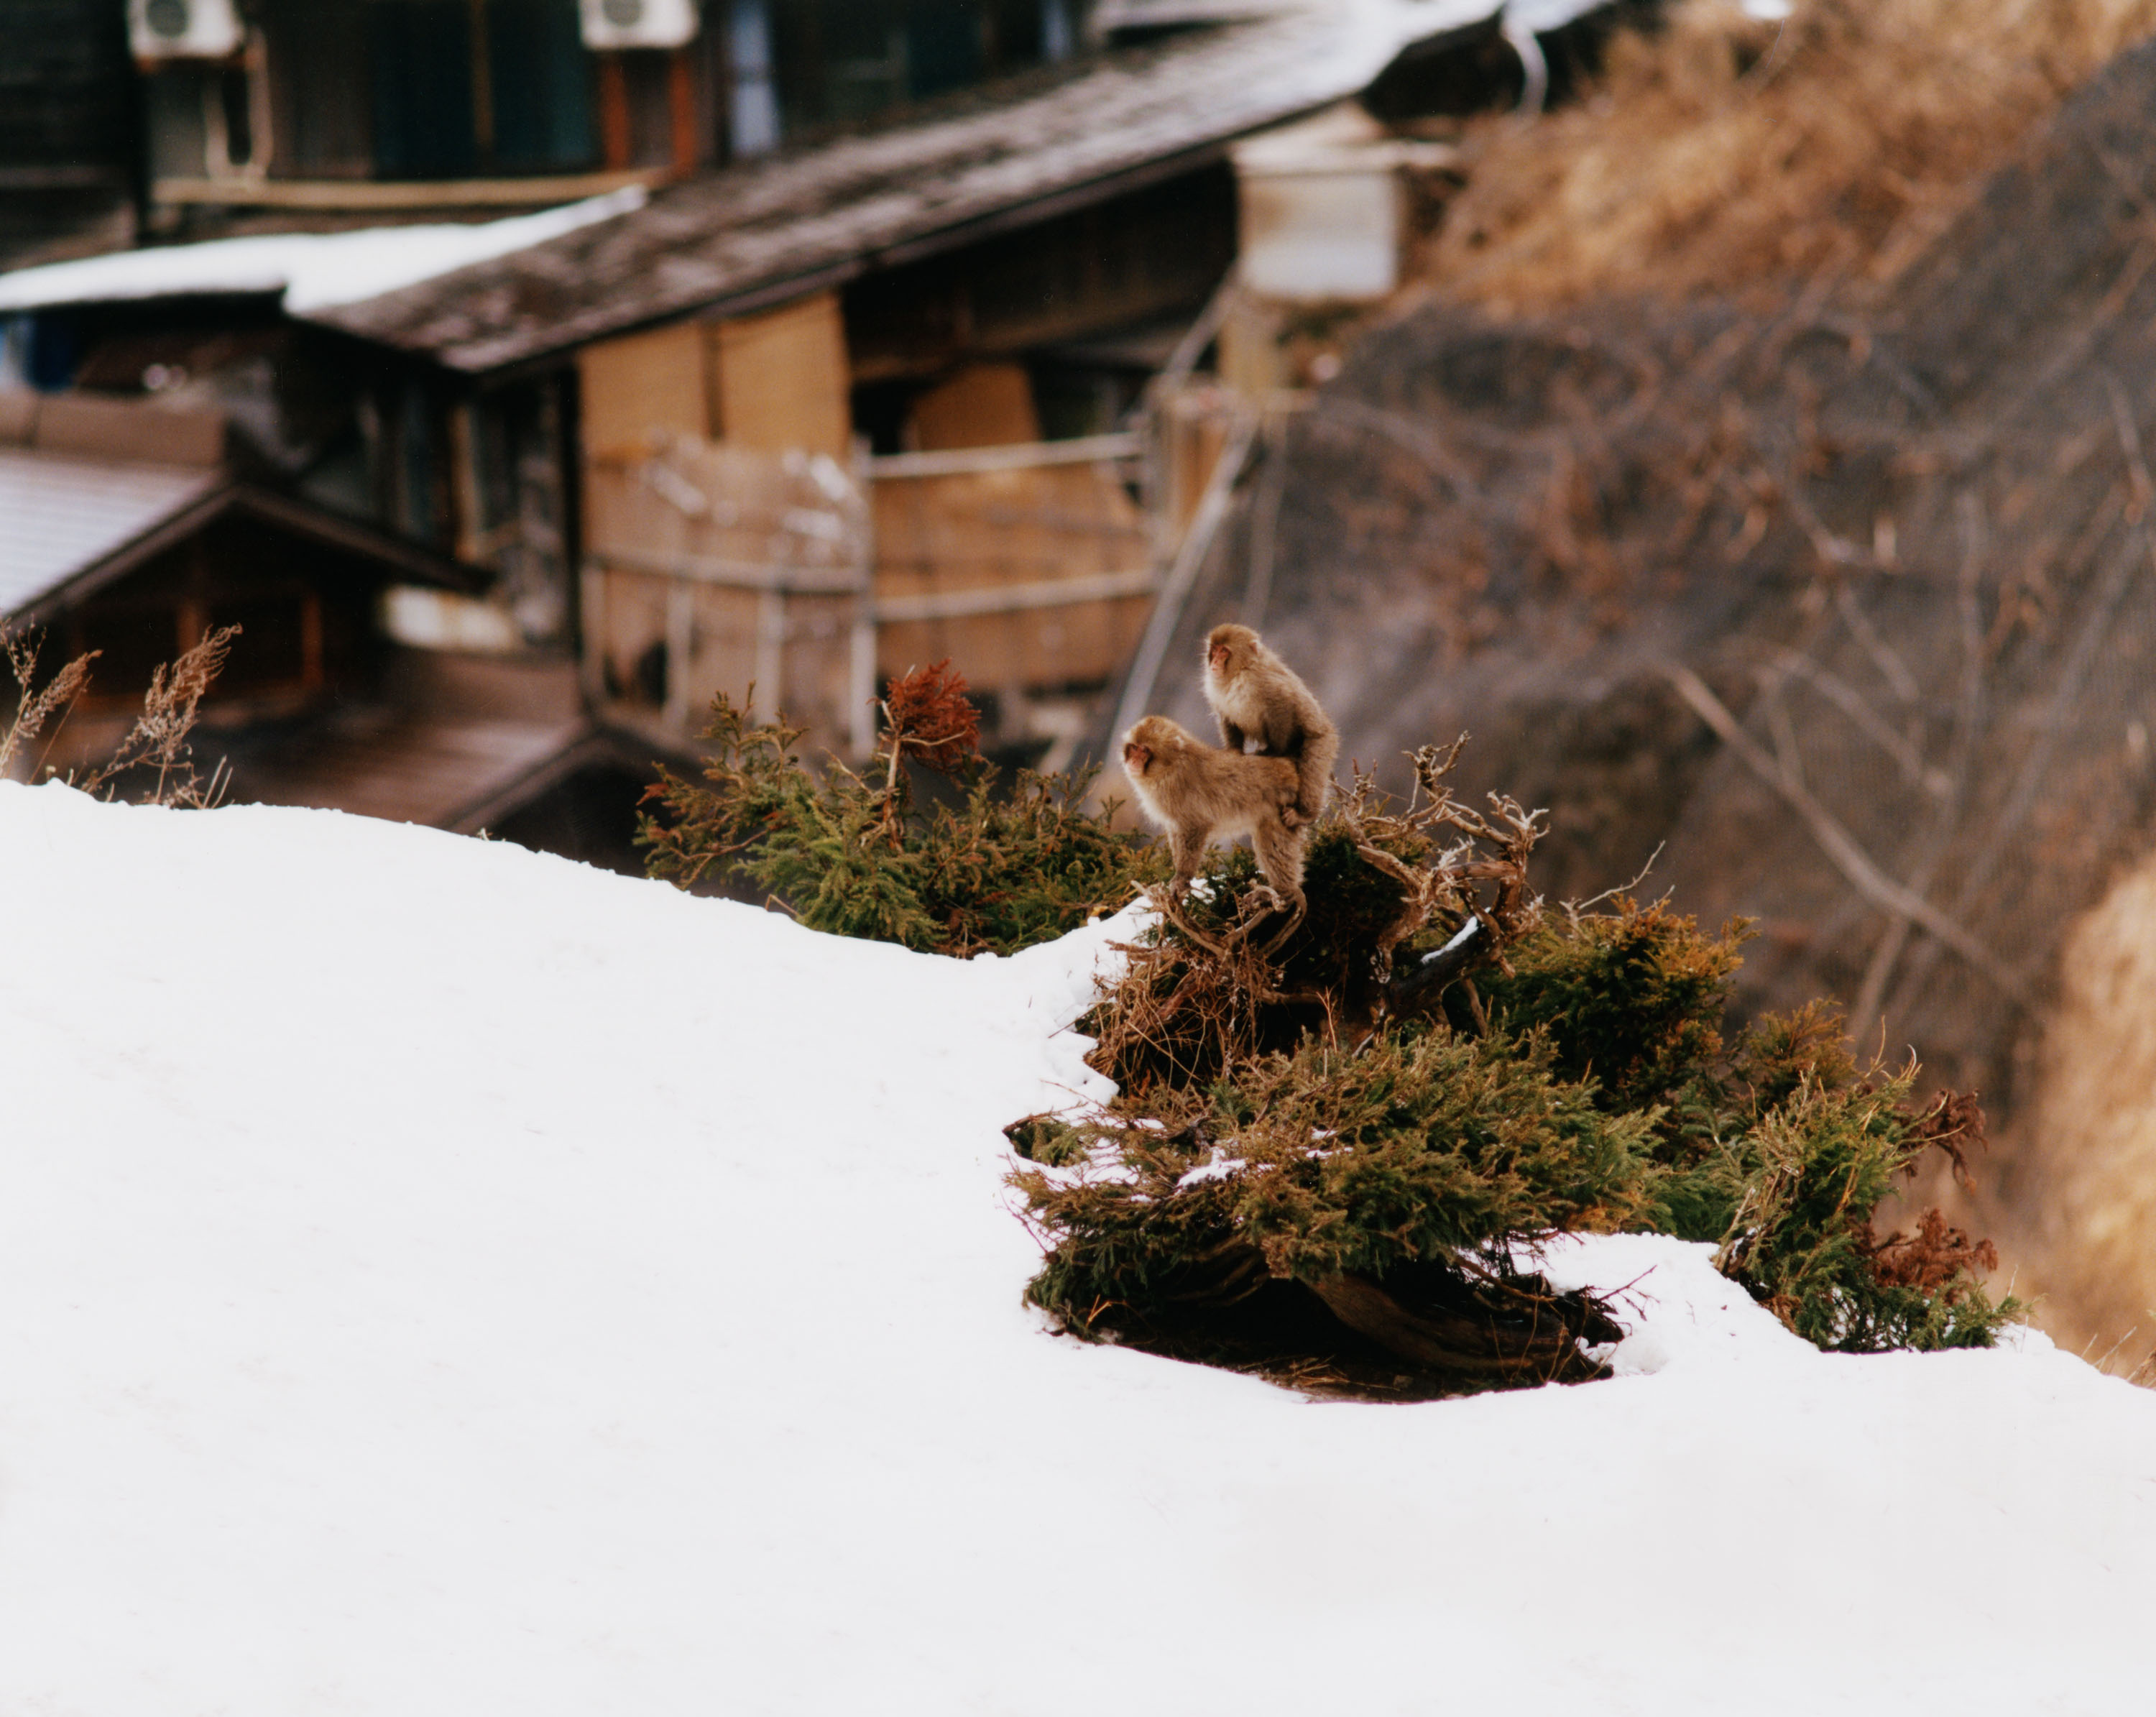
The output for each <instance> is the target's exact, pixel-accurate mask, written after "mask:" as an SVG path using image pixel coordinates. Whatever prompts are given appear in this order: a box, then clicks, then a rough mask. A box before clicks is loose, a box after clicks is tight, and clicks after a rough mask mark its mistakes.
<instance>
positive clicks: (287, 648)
mask: <svg viewBox="0 0 2156 1717" xmlns="http://www.w3.org/2000/svg"><path fill="white" fill-rule="evenodd" d="M227 440H228V436H227V426H226V424H225V422H224V419H223V418H222V417H221V416H220V415H219V414H216V413H213V412H208V411H203V410H199V409H192V410H191V409H174V408H172V407H169V406H163V405H160V404H156V403H154V402H148V401H128V400H121V399H116V398H99V397H95V396H92V395H85V394H80V393H73V394H58V395H49V396H48V395H41V394H38V393H29V392H26V391H21V390H0V626H4V627H6V628H8V630H11V631H13V632H17V633H30V634H35V635H39V639H40V643H41V646H42V648H41V655H42V660H43V661H44V665H45V668H46V671H47V672H50V671H53V670H54V669H56V668H57V667H58V666H59V665H60V664H61V663H64V662H65V661H69V660H71V659H72V658H74V657H75V656H78V655H83V654H85V653H86V652H90V651H95V652H96V660H95V662H94V664H93V666H92V668H91V680H90V687H89V690H88V691H87V692H86V693H85V695H84V696H83V697H81V698H80V700H79V701H78V702H77V703H76V704H75V705H74V707H73V708H72V709H70V710H69V712H68V714H67V717H66V720H65V721H64V722H62V723H60V724H58V725H57V726H56V727H54V729H53V730H52V731H51V732H49V733H47V734H46V735H45V736H44V742H43V743H42V745H41V748H39V749H38V750H37V751H35V752H34V753H33V752H27V751H26V752H25V753H23V754H22V755H19V756H18V757H17V758H14V759H13V768H14V769H15V770H16V771H17V773H18V774H23V775H25V776H31V775H35V774H39V773H41V772H43V771H44V770H47V769H49V770H52V771H54V772H56V773H59V774H68V773H69V772H70V771H73V770H76V769H81V768H84V767H85V766H94V765H95V764H96V763H99V762H100V761H102V760H103V759H104V758H106V757H108V756H109V755H110V753H111V752H112V750H113V748H114V747H115V745H116V744H117V743H118V742H119V741H120V739H121V738H122V736H123V735H124V734H125V733H126V731H127V729H128V728H129V727H131V725H132V724H133V722H134V720H135V718H136V716H137V715H139V714H140V713H141V707H142V697H143V694H144V692H145V691H146V689H147V687H148V686H149V683H150V680H151V675H152V673H153V672H154V671H156V670H157V668H158V667H159V666H162V665H164V664H167V663H169V662H171V661H173V660H174V659H175V658H176V657H177V656H178V655H180V654H181V653H182V651H184V650H188V649H191V648H192V647H193V645H196V644H197V643H198V642H200V641H201V640H202V639H203V637H204V636H205V635H207V634H208V633H209V632H211V631H213V630H216V629H218V628H221V627H225V626H231V625H237V626H239V628H240V629H241V630H240V633H239V637H238V638H237V639H236V640H234V643H233V645H232V648H231V652H230V654H229V655H228V658H227V661H226V665H225V667H224V670H223V673H222V674H221V675H220V676H218V681H217V682H216V683H215V685H214V686H213V687H212V689H211V691H210V694H209V696H208V698H206V699H205V701H204V702H203V708H202V712H201V720H200V726H199V728H198V736H197V743H196V750H197V752H198V755H200V757H201V758H202V760H203V764H204V766H205V768H207V767H209V766H211V765H213V764H215V763H218V761H219V760H220V759H221V760H222V761H223V765H224V768H225V771H226V774H225V778H224V779H225V782H226V787H225V790H226V792H227V793H228V796H230V797H232V798H234V799H238V800H243V801H261V802H265V803H269V804H293V805H322V806H327V807H329V808H331V809H336V810H350V811H354V812H358V813H361V814H363V815H375V816H387V817H392V818H396V819H398V820H413V821H419V822H426V823H433V824H434V825H438V826H440V827H443V828H451V829H462V830H471V829H475V828H478V827H481V826H485V825H487V824H489V823H490V822H495V821H500V820H503V819H505V818H506V817H507V816H510V815H514V814H515V813H516V812H517V811H519V810H522V809H523V808H524V807H525V806H526V805H529V804H531V802H532V801H533V800H534V799H537V798H539V797H541V796H542V794H544V793H545V792H546V791H547V789H549V788H550V787H552V786H553V785H555V784H557V783H558V782H559V781H561V780H562V779H565V778H566V777H567V774H570V773H571V772H572V770H574V769H578V768H583V767H587V766H588V765H590V764H591V763H593V762H594V761H595V760H596V758H597V756H598V753H597V751H596V750H595V748H594V741H593V735H592V733H591V732H590V727H591V724H590V722H589V721H588V718H587V717H586V715H585V713H584V712H583V708H582V707H581V703H580V702H579V700H578V698H577V690H576V681H575V676H574V673H573V671H572V670H571V669H570V668H569V666H568V665H567V663H566V662H561V661H554V660H550V659H547V658H544V657H539V658H531V657H523V658H519V657H515V656H502V655H472V654H468V653H461V652H456V651H439V650H413V649H410V648H408V647H404V646H401V645H398V644H397V643H396V642H394V641H393V640H392V639H391V638H390V637H389V636H388V635H386V632H385V629H384V627H383V625H382V610H383V609H384V606H385V604H386V603H387V602H388V600H389V599H390V598H391V597H392V596H393V594H398V593H403V594H414V595H416V594H426V595H430V596H432V597H433V598H434V599H436V600H439V601H447V602H455V601H458V600H459V599H462V600H465V601H469V600H470V599H471V593H472V592H474V591H475V590H476V589H477V588H478V587H479V585H480V582H481V581H480V578H479V576H478V575H477V573H475V570H474V569H473V568H470V567H468V566H465V565H462V564H460V563H458V562H456V561H454V560H453V559H450V558H447V557H444V556H441V555H438V554H434V553H429V551H427V550H425V549H423V548H421V547H418V545H415V544H413V543H412V542H409V541H408V540H406V539H404V538H403V537H398V536H396V535H394V534H393V533H390V532H383V531H381V530H379V529H377V528H376V527H372V526H370V525H367V524H364V523H362V522H357V521H355V520H352V519H350V518H347V517H341V516H340V515H338V514H336V513H335V512H330V511H328V510H327V509H326V508H323V507H321V506H316V505H315V504H314V503H311V502H310V501H305V500H304V499H300V498H298V497H295V496H291V495H288V494H280V493H279V492H277V491H275V490H274V489H270V488H267V487H264V486H260V485H259V484H256V483H253V482H250V481H246V480H245V479H244V478H243V477H241V476H238V475H237V474H236V473H235V472H234V469H233V467H232V465H231V464H230V462H229V461H228V459H227V456H226V455H227ZM0 691H5V692H9V693H11V692H12V691H13V687H12V686H8V687H5V688H0Z"/></svg>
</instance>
